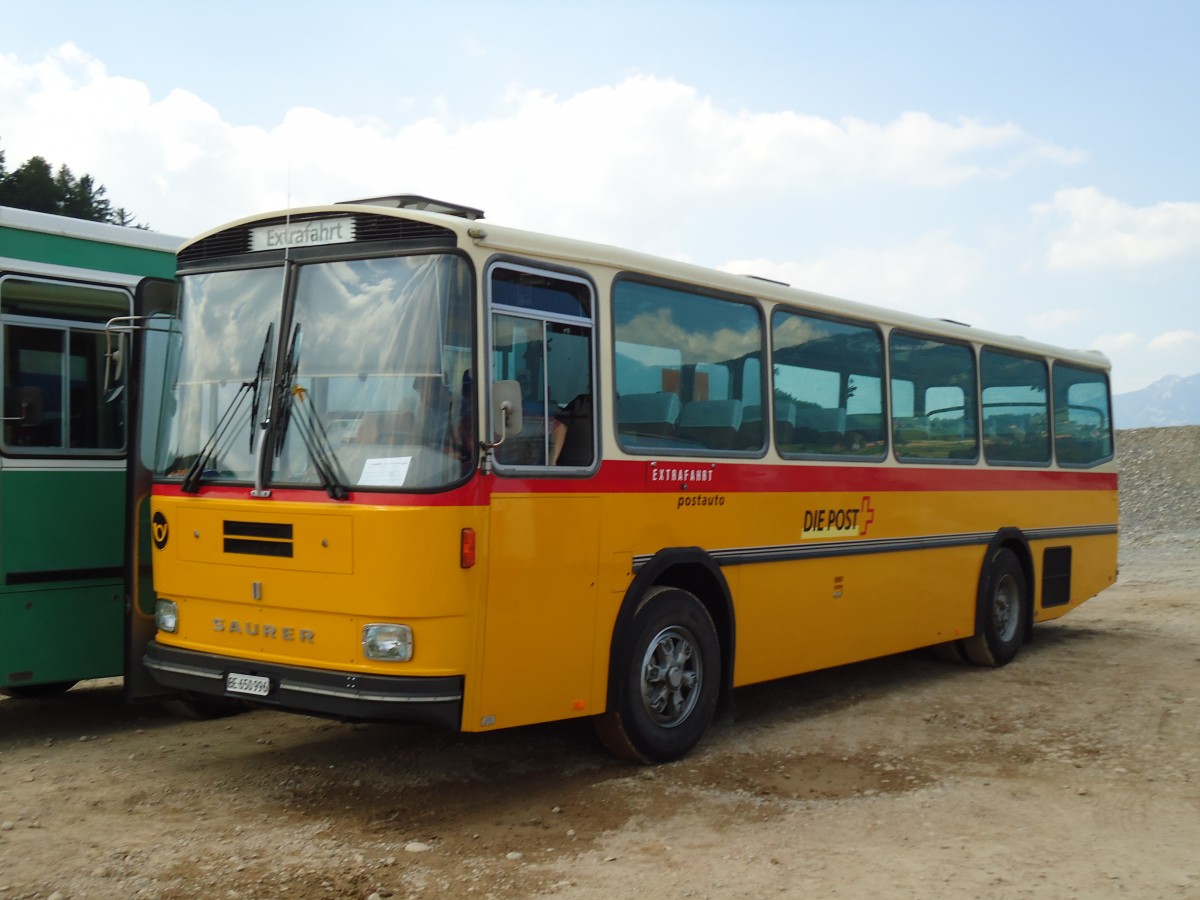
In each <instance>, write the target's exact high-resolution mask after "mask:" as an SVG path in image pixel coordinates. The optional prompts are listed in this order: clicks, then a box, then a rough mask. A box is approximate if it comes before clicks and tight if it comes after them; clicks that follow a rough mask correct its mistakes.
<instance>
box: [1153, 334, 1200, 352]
mask: <svg viewBox="0 0 1200 900" xmlns="http://www.w3.org/2000/svg"><path fill="white" fill-rule="evenodd" d="M1189 347H1196V348H1197V349H1198V350H1200V332H1197V331H1187V330H1183V329H1180V330H1177V331H1167V332H1164V333H1163V334H1160V335H1158V336H1157V337H1154V338H1151V339H1150V349H1151V350H1180V349H1187V348H1189Z"/></svg>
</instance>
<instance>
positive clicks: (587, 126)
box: [0, 44, 1078, 246]
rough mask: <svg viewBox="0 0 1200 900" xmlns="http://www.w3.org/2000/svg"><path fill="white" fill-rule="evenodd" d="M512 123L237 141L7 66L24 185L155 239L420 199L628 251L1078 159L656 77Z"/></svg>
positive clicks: (57, 58) (499, 117) (509, 96)
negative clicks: (691, 233) (275, 216)
mask: <svg viewBox="0 0 1200 900" xmlns="http://www.w3.org/2000/svg"><path fill="white" fill-rule="evenodd" d="M499 108H500V110H501V112H499V113H497V114H494V115H492V116H490V117H488V118H483V119H480V120H477V121H468V122H463V121H458V120H455V119H454V118H453V117H452V116H451V115H449V114H447V113H442V114H439V115H438V117H437V118H426V119H421V120H416V121H409V122H406V123H402V124H400V125H398V126H397V125H394V124H393V125H387V124H385V123H382V122H379V121H374V120H372V121H363V120H358V119H351V118H346V117H341V116H336V115H332V114H330V113H327V112H323V111H321V110H316V109H306V108H294V109H291V110H289V111H287V112H286V114H284V115H283V116H282V118H281V120H280V121H279V123H278V124H276V125H274V126H273V127H268V128H263V127H235V126H234V125H232V124H230V123H228V122H226V121H224V120H223V119H222V118H221V115H220V113H219V111H218V110H216V109H214V108H213V107H212V106H210V105H209V104H207V103H206V102H204V101H203V100H202V99H201V98H198V97H196V96H195V95H193V94H189V93H187V92H185V91H182V90H176V91H173V92H171V93H170V94H168V95H167V96H166V97H165V98H163V99H161V100H157V99H155V98H153V97H152V96H151V95H150V93H149V91H148V89H147V88H146V87H145V86H144V85H142V84H140V83H138V82H135V81H131V80H129V79H125V78H120V77H117V76H114V75H112V74H110V73H109V72H108V71H107V70H106V68H105V66H104V65H103V64H102V63H100V62H99V61H97V60H96V59H94V58H91V57H89V56H87V55H86V54H84V53H82V52H81V51H79V50H78V49H77V48H76V47H75V46H74V45H71V44H65V45H63V46H62V47H60V48H59V49H58V50H57V51H55V52H54V53H53V54H51V55H50V56H48V57H47V58H46V59H45V60H43V61H41V62H39V63H36V64H34V65H27V64H22V63H21V62H20V61H19V60H18V59H17V58H16V57H13V56H0V146H3V147H4V149H5V150H6V151H7V153H8V162H9V164H10V166H15V165H19V164H20V163H21V162H23V161H24V160H25V159H27V158H28V157H29V156H32V155H35V154H37V155H41V156H44V157H46V158H47V159H48V160H49V161H50V162H51V163H52V164H53V165H55V166H57V165H61V164H63V163H66V164H68V165H69V166H70V167H71V168H72V170H73V171H75V172H76V173H77V174H79V173H83V172H87V173H89V174H91V175H92V176H93V177H95V178H96V179H97V180H98V181H99V182H100V183H102V184H104V185H105V186H106V187H107V188H108V190H109V196H110V199H113V200H114V201H116V202H117V203H119V204H120V205H122V206H125V207H127V208H128V209H130V210H131V211H133V212H134V213H135V214H136V215H138V216H139V217H140V218H142V219H143V220H148V221H150V222H151V223H152V224H154V225H156V226H158V227H163V228H166V229H167V230H177V231H184V232H191V231H197V230H200V229H201V228H204V227H208V226H210V225H215V224H219V223H220V222H222V221H225V220H226V219H229V218H232V217H234V216H239V215H243V214H249V213H253V212H258V211H263V210H266V209H269V208H273V207H276V206H281V205H286V204H287V203H289V202H292V203H308V202H326V201H330V200H339V199H347V198H352V197H358V196H370V195H374V194H379V193H387V192H390V191H397V190H415V191H420V192H422V193H428V194H434V195H443V196H445V197H446V198H447V199H452V200H460V201H462V202H467V203H471V204H473V205H479V206H484V207H485V208H495V209H500V210H502V211H503V215H502V216H497V218H503V220H504V221H505V222H510V223H512V224H518V225H524V226H525V227H534V228H539V229H543V230H548V231H561V232H567V233H571V234H575V235H578V236H581V237H592V238H595V239H600V240H606V239H609V238H608V235H609V234H611V233H619V234H620V235H621V240H620V242H621V243H628V242H629V240H628V239H629V238H630V236H631V234H632V236H634V237H635V238H637V239H645V238H646V237H647V235H653V234H654V233H655V231H656V230H660V231H662V232H668V231H669V230H670V229H671V228H672V227H674V226H672V225H671V224H670V220H671V219H672V218H673V217H678V216H680V215H689V214H690V215H701V214H704V213H706V212H707V211H708V210H710V209H711V207H712V205H713V204H717V203H728V202H730V201H731V200H732V199H734V198H736V199H737V201H738V202H739V204H740V205H741V206H742V207H743V208H752V207H753V206H754V205H755V204H762V203H764V202H767V203H778V199H779V197H780V195H781V194H782V193H785V192H789V191H797V190H805V191H822V190H825V189H827V188H828V187H830V186H831V185H839V184H842V185H845V184H851V185H855V186H862V185H867V186H869V185H888V184H898V185H918V186H938V187H943V186H949V185H955V184H959V183H962V182H964V181H966V180H969V179H973V178H977V177H980V176H983V175H991V176H1002V175H1004V174H1005V173H1007V172H1008V171H1009V170H1011V169H1012V168H1013V167H1015V166H1019V165H1023V164H1024V163H1025V162H1026V161H1027V160H1029V159H1031V158H1037V159H1049V160H1053V161H1054V162H1055V163H1057V164H1064V163H1068V164H1069V163H1071V162H1073V161H1075V160H1076V159H1078V154H1076V153H1074V152H1073V151H1070V150H1067V149H1064V148H1060V147H1057V146H1054V145H1052V144H1047V143H1045V142H1041V141H1038V140H1037V139H1035V138H1033V137H1032V136H1030V135H1028V134H1026V133H1025V132H1024V131H1023V130H1022V129H1020V128H1019V127H1018V126H1016V125H1014V124H1012V123H1004V124H1000V125H988V124H985V123H982V122H979V121H976V120H973V119H960V120H958V121H955V122H943V121H938V120H936V119H934V118H932V117H931V116H929V115H928V114H926V113H921V112H909V113H905V114H903V115H901V116H899V117H897V118H896V119H895V120H893V121H891V122H883V123H875V122H867V121H863V120H861V119H852V118H845V119H841V120H839V121H833V120H830V119H825V118H821V117H817V116H810V115H804V114H802V113H799V112H793V111H780V112H774V113H753V112H748V111H745V110H733V109H725V108H721V107H718V106H716V105H715V104H714V103H713V102H712V101H711V100H710V99H709V98H706V97H703V96H701V95H700V94H699V93H698V91H697V90H696V89H695V88H694V87H691V86H688V85H685V84H681V83H679V82H677V81H673V80H670V79H663V78H655V77H651V76H636V77H630V78H627V79H626V80H624V81H622V82H620V83H619V84H615V85H605V86H600V87H595V88H592V89H590V90H585V91H581V92H579V93H576V94H574V95H571V96H568V97H558V96H556V95H553V94H549V93H546V92H542V91H537V90H524V91H517V90H510V91H509V92H507V93H506V94H505V95H504V96H503V97H502V102H501V104H500V107H499ZM637 209H645V210H658V211H664V210H665V211H670V212H671V214H672V215H663V214H661V213H660V214H657V215H653V216H652V215H650V214H649V213H647V215H645V216H637V215H632V216H631V214H630V210H637ZM631 220H632V221H633V222H634V229H631V227H630V222H631ZM635 229H642V230H641V231H640V232H639V231H637V230H635ZM647 243H649V244H650V245H651V246H655V245H656V244H655V242H654V241H648V242H647ZM661 243H662V242H661V241H660V242H658V244H657V245H659V246H661Z"/></svg>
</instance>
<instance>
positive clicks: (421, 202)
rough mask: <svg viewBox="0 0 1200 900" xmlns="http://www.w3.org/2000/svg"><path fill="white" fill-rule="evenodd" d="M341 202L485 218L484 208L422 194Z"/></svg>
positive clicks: (393, 195) (470, 218)
mask: <svg viewBox="0 0 1200 900" xmlns="http://www.w3.org/2000/svg"><path fill="white" fill-rule="evenodd" d="M340 203H341V204H345V205H352V206H386V207H388V208H389V209H419V210H422V211H423V212H431V213H441V214H442V215H444V216H459V217H461V218H463V219H469V220H471V221H474V220H476V219H482V218H483V210H482V209H476V208H475V207H473V206H463V205H462V204H461V203H448V202H446V201H445V200H434V199H433V198H432V197H422V196H421V195H420V194H391V195H390V196H387V197H368V198H367V199H366V200H342V201H340Z"/></svg>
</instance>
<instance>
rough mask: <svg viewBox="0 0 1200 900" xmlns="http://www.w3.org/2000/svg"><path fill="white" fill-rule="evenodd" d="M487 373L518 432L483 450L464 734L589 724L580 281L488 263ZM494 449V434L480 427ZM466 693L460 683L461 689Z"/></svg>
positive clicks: (588, 361) (592, 542)
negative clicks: (585, 719) (486, 498)
mask: <svg viewBox="0 0 1200 900" xmlns="http://www.w3.org/2000/svg"><path fill="white" fill-rule="evenodd" d="M487 284H488V295H489V301H490V320H489V335H490V365H489V369H490V372H489V378H488V379H487V382H486V383H487V390H488V392H489V396H488V398H487V400H488V402H487V403H486V404H485V408H486V409H491V407H492V402H491V400H492V397H491V394H493V393H495V392H496V391H497V385H499V384H503V385H504V386H505V387H507V388H508V389H510V390H511V389H512V388H514V387H515V388H517V389H519V393H520V403H521V416H520V419H521V430H520V432H519V433H518V434H507V435H505V436H503V439H502V441H501V443H500V444H499V445H498V446H496V447H494V448H493V450H492V451H491V452H492V456H493V459H492V469H493V473H494V477H492V478H491V479H490V481H491V507H490V523H489V528H488V534H489V538H488V547H487V557H486V558H487V560H488V566H489V569H488V588H487V594H486V596H487V600H486V613H485V618H484V626H483V627H484V630H485V634H484V640H483V643H482V646H483V648H484V649H483V665H482V673H481V677H480V678H479V679H478V681H477V683H476V685H475V686H474V688H475V689H476V690H477V691H478V693H477V694H476V695H475V702H474V703H472V702H471V700H470V698H469V699H468V705H467V713H466V715H468V716H471V715H473V714H474V715H477V718H476V719H475V720H474V721H471V720H468V721H466V722H464V725H465V727H467V728H470V729H472V730H474V729H478V728H481V727H483V728H486V727H489V726H492V725H495V726H498V727H506V726H512V725H523V724H527V723H531V722H540V721H548V720H552V719H563V718H569V717H572V716H581V715H591V714H594V713H596V712H599V709H597V708H595V707H596V703H595V701H594V700H592V699H591V697H590V690H591V683H592V676H593V660H592V646H593V639H592V638H593V631H594V627H595V616H596V600H597V582H598V573H599V549H600V523H599V514H600V509H599V503H600V498H599V497H598V496H597V495H596V494H595V493H594V491H592V489H591V487H590V485H591V482H590V481H589V480H588V476H590V475H591V474H593V473H594V472H595V471H596V467H597V461H598V454H597V442H596V403H595V399H596V398H595V395H594V390H593V386H594V385H595V371H594V367H595V348H594V343H593V342H594V328H593V310H594V292H593V289H592V286H591V284H590V283H589V282H588V281H586V280H585V279H583V278H580V277H574V276H568V275H562V274H558V273H549V272H544V271H538V270H532V269H527V268H524V267H520V266H515V265H510V264H496V265H493V266H492V267H491V268H490V270H489V272H488V282H487ZM488 427H489V428H492V429H493V430H492V434H493V435H494V438H493V439H495V438H496V437H499V436H500V435H499V430H500V427H501V426H500V423H498V422H490V423H489V424H488ZM471 689H472V687H471V686H470V685H469V686H468V690H471Z"/></svg>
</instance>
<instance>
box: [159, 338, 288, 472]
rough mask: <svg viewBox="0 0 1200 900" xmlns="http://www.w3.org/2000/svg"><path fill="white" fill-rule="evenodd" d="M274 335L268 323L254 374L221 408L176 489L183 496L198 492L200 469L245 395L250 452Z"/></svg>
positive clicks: (239, 407)
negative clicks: (215, 421) (217, 417)
mask: <svg viewBox="0 0 1200 900" xmlns="http://www.w3.org/2000/svg"><path fill="white" fill-rule="evenodd" d="M274 333H275V323H274V322H272V323H271V324H269V325H268V326H267V337H266V340H265V341H263V349H262V354H261V355H260V356H259V358H258V369H257V370H256V371H255V373H254V378H253V379H251V380H250V381H243V382H242V383H241V384H240V385H239V386H238V390H237V393H236V394H234V395H233V398H232V399H231V400H230V401H229V405H228V406H227V407H225V412H224V413H222V414H221V418H220V420H219V421H218V422H217V427H216V428H214V429H213V433H212V434H211V435H210V436H209V438H208V440H207V441H206V442H205V443H204V446H203V447H201V448H200V453H199V454H198V455H197V456H196V458H195V459H194V460H193V461H192V464H191V465H190V466H189V467H188V470H187V473H186V474H185V475H184V476H183V484H182V485H181V486H180V489H181V490H182V491H183V492H184V493H187V494H194V493H196V492H197V491H199V490H200V479H201V478H203V477H204V467H205V466H207V465H208V463H209V460H211V459H212V458H213V454H214V453H215V452H216V451H217V449H218V448H219V447H220V446H221V445H222V443H223V442H224V439H225V435H226V433H227V432H228V431H229V428H230V426H231V425H232V424H233V420H234V419H235V418H236V417H237V412H238V410H240V409H241V408H242V404H243V403H245V401H246V395H247V394H249V395H250V397H251V400H250V452H251V453H253V452H254V423H255V421H256V420H257V419H258V391H259V387H260V384H261V382H262V379H263V375H264V374H265V373H266V370H267V358H268V351H269V348H270V345H271V336H272V335H273V334H274Z"/></svg>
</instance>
